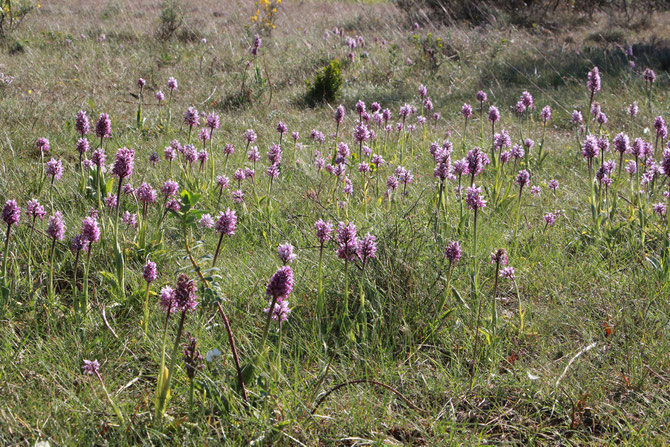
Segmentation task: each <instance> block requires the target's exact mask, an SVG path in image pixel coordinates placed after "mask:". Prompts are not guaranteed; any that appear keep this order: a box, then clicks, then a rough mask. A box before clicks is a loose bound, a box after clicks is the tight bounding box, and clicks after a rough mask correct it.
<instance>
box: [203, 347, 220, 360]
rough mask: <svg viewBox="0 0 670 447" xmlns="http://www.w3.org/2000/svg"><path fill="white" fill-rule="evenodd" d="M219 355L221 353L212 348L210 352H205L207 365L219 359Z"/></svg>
mask: <svg viewBox="0 0 670 447" xmlns="http://www.w3.org/2000/svg"><path fill="white" fill-rule="evenodd" d="M220 355H221V351H219V350H218V349H216V348H214V349H212V350H211V351H207V355H205V360H207V361H208V362H209V363H211V362H213V361H214V360H216V358H217V357H219V356H220Z"/></svg>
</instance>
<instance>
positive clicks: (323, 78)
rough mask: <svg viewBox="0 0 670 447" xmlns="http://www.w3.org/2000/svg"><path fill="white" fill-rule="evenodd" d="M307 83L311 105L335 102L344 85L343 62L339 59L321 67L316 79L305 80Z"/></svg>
mask: <svg viewBox="0 0 670 447" xmlns="http://www.w3.org/2000/svg"><path fill="white" fill-rule="evenodd" d="M305 84H307V96H306V99H307V102H308V103H309V104H310V105H314V104H317V103H319V102H334V101H335V99H337V96H338V94H339V91H340V88H341V87H342V64H340V61H338V60H337V59H333V60H331V61H330V63H329V64H328V65H327V66H325V67H322V68H321V69H319V71H318V72H317V73H316V76H315V77H314V81H313V82H310V81H309V80H308V81H305Z"/></svg>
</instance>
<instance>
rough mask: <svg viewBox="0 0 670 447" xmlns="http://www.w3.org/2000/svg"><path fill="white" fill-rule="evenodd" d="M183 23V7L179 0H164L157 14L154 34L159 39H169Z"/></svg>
mask: <svg viewBox="0 0 670 447" xmlns="http://www.w3.org/2000/svg"><path fill="white" fill-rule="evenodd" d="M183 24H184V9H183V7H182V5H181V3H180V2H179V0H164V1H163V7H162V8H161V14H160V16H158V29H157V30H156V35H157V36H158V38H159V39H161V40H170V38H171V37H172V36H173V35H174V34H175V32H177V30H178V29H179V28H180V27H181V26H182V25H183Z"/></svg>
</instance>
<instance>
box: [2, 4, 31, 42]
mask: <svg viewBox="0 0 670 447" xmlns="http://www.w3.org/2000/svg"><path fill="white" fill-rule="evenodd" d="M34 8H35V6H34V5H33V4H32V3H31V2H30V1H28V0H14V1H13V2H12V1H11V0H0V39H4V38H5V37H7V35H8V34H9V33H11V32H12V31H14V30H15V29H16V28H18V26H19V25H20V24H21V22H22V21H23V19H24V18H25V17H26V16H27V15H28V13H29V12H30V11H32V10H33V9H34Z"/></svg>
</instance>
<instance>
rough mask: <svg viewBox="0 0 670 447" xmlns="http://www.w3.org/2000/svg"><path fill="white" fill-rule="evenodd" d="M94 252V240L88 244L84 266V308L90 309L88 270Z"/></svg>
mask: <svg viewBox="0 0 670 447" xmlns="http://www.w3.org/2000/svg"><path fill="white" fill-rule="evenodd" d="M92 252H93V242H90V243H89V245H88V255H87V256H86V267H84V279H83V281H84V302H83V303H82V304H83V306H82V307H83V309H84V310H85V311H88V272H89V269H90V268H91V253H92Z"/></svg>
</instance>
